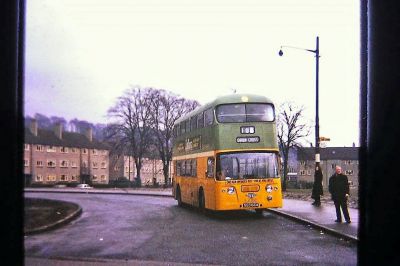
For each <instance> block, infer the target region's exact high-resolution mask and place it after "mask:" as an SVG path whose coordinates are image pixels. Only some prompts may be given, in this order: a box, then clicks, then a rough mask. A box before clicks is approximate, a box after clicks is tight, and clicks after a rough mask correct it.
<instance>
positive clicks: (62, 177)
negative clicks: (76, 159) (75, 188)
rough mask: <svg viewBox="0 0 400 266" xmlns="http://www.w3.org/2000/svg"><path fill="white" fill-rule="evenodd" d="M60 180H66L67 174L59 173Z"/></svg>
mask: <svg viewBox="0 0 400 266" xmlns="http://www.w3.org/2000/svg"><path fill="white" fill-rule="evenodd" d="M60 180H61V181H68V176H67V175H61V177H60Z"/></svg>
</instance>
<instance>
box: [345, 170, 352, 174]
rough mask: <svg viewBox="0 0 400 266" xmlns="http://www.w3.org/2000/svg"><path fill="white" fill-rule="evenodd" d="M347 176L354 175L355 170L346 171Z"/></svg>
mask: <svg viewBox="0 0 400 266" xmlns="http://www.w3.org/2000/svg"><path fill="white" fill-rule="evenodd" d="M345 174H346V175H353V170H346V171H345Z"/></svg>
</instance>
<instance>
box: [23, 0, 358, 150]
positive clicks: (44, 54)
mask: <svg viewBox="0 0 400 266" xmlns="http://www.w3.org/2000/svg"><path fill="white" fill-rule="evenodd" d="M359 21H360V20H359V1H356V0H335V1H331V0H302V1H300V0H158V1H157V0H125V1H124V0H29V1H27V19H26V23H27V27H26V48H25V49H26V59H25V60H26V63H25V66H26V69H25V74H26V77H25V114H26V115H34V114H35V113H42V114H45V115H47V116H53V115H54V116H62V117H64V118H66V119H67V120H70V119H73V118H78V119H80V120H87V121H89V122H92V123H106V122H107V120H106V117H105V115H106V113H107V110H108V109H109V108H110V107H111V106H112V105H113V104H114V102H115V100H116V98H117V97H118V96H121V95H122V93H123V92H124V91H125V90H126V89H127V88H128V87H129V86H131V85H138V86H141V87H153V88H158V89H165V90H169V91H172V92H174V93H177V94H179V95H181V96H184V97H186V98H188V99H196V100H198V101H199V102H200V103H201V104H204V103H206V102H208V101H211V100H213V99H214V98H215V97H217V96H219V95H223V94H227V93H231V92H232V90H231V89H236V90H237V92H238V93H255V94H262V95H265V96H267V97H269V98H270V99H272V100H273V101H274V102H275V104H276V106H279V105H280V104H281V103H282V102H284V101H293V102H295V103H296V104H297V105H304V106H305V108H306V112H305V115H306V116H307V118H308V119H309V120H311V121H312V127H313V128H314V118H315V55H314V54H313V53H311V52H307V51H302V50H297V49H290V48H283V51H284V55H283V57H280V56H279V55H278V51H279V49H280V47H281V45H288V46H296V47H301V48H305V49H311V50H314V49H315V45H316V44H315V43H316V36H319V39H320V40H319V41H320V56H321V57H320V76H319V78H320V83H319V92H320V98H319V102H320V109H319V116H320V121H319V122H320V136H326V137H330V138H331V141H330V142H328V143H327V146H351V145H352V143H353V142H355V143H356V145H357V146H358V144H359V76H360V75H359V72H360V66H359V49H360V42H359V41H360V35H359V29H360V22H359ZM309 140H310V141H311V142H313V143H314V131H313V132H311V134H310V138H309Z"/></svg>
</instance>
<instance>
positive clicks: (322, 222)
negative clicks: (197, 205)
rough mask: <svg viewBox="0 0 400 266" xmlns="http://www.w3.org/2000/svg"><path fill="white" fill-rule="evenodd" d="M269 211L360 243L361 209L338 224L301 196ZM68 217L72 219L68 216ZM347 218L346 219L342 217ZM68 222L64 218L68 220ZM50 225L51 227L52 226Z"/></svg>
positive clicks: (329, 206) (328, 208) (153, 192)
mask: <svg viewBox="0 0 400 266" xmlns="http://www.w3.org/2000/svg"><path fill="white" fill-rule="evenodd" d="M25 192H52V193H98V194H122V195H145V196H146V195H147V196H162V197H172V193H171V190H165V189H148V188H143V189H123V188H115V189H79V188H25ZM268 211H269V212H273V213H276V214H278V215H282V216H285V217H287V218H289V219H292V220H294V221H296V222H300V223H303V224H306V225H308V226H311V227H314V228H316V229H319V230H321V231H323V232H325V233H328V234H331V235H335V236H337V237H340V238H342V239H346V240H348V241H354V242H358V221H359V211H358V209H355V208H349V213H350V218H351V223H350V224H347V223H336V222H335V219H336V211H335V206H334V205H333V203H322V204H321V206H319V207H315V206H314V205H311V202H310V201H304V200H298V199H283V207H282V208H276V209H268ZM69 219H73V217H72V218H69ZM343 220H344V219H343ZM65 222H67V221H63V223H65ZM49 228H50V227H49Z"/></svg>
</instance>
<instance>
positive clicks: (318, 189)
mask: <svg viewBox="0 0 400 266" xmlns="http://www.w3.org/2000/svg"><path fill="white" fill-rule="evenodd" d="M322 176H323V175H322V171H321V168H320V167H319V166H317V167H316V169H315V174H314V184H313V188H312V192H311V198H313V199H314V202H313V203H312V205H315V206H317V207H319V206H321V195H323V194H324V192H323V189H322Z"/></svg>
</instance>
